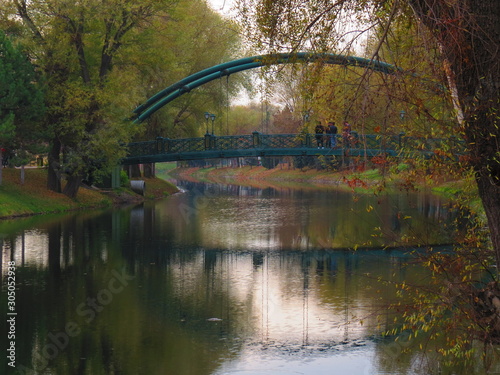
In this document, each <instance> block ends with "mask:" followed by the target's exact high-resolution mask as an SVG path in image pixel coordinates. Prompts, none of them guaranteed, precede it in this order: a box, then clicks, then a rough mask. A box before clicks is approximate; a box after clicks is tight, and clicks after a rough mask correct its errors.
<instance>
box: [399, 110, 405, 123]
mask: <svg viewBox="0 0 500 375" xmlns="http://www.w3.org/2000/svg"><path fill="white" fill-rule="evenodd" d="M405 116H406V112H405V111H404V109H402V110H401V112H399V118H400V119H401V121H404V119H405Z"/></svg>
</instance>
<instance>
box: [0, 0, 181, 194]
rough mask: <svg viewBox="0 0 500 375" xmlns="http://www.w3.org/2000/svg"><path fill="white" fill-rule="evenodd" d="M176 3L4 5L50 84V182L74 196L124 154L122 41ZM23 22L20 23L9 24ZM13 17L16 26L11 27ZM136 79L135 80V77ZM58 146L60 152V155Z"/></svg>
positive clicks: (126, 80)
mask: <svg viewBox="0 0 500 375" xmlns="http://www.w3.org/2000/svg"><path fill="white" fill-rule="evenodd" d="M174 3H175V1H169V0H165V1H153V0H143V1H128V0H123V1H122V0H108V1H97V0H90V1H85V2H77V3H74V2H68V1H61V0H53V1H25V0H13V1H8V2H6V3H4V4H2V7H3V8H4V9H2V10H3V11H4V12H5V14H8V15H10V17H6V19H4V20H3V22H4V23H5V24H6V27H8V28H9V30H12V31H13V32H17V33H18V37H19V38H20V39H23V40H24V41H25V43H26V44H27V45H28V46H29V47H30V50H31V54H32V55H33V56H34V58H35V59H36V63H37V65H39V66H40V67H41V69H43V71H44V73H45V76H46V77H47V82H48V88H49V89H48V91H47V106H48V109H49V110H48V120H47V127H50V128H51V129H52V131H53V134H54V137H53V140H52V142H51V151H50V152H49V178H48V187H49V188H50V189H52V190H55V191H60V190H61V185H60V175H61V173H64V174H65V175H66V178H67V183H66V185H65V187H64V191H63V192H64V193H65V194H66V195H68V196H70V197H75V196H76V194H77V192H78V188H79V186H80V182H81V181H82V179H87V180H90V181H92V180H94V178H98V177H99V174H100V173H104V172H106V171H107V170H108V169H109V168H111V167H112V166H114V165H116V163H117V162H118V160H119V158H120V157H121V156H123V155H124V150H123V147H122V146H121V144H122V143H126V142H127V141H128V140H129V139H130V136H131V135H132V134H133V128H132V127H131V125H130V124H127V123H125V122H124V121H123V119H124V118H126V117H127V114H128V112H129V111H130V108H133V106H134V103H137V102H138V101H139V99H138V96H137V95H136V92H135V91H132V90H131V91H130V92H125V90H123V87H127V86H126V85H127V84H129V85H130V83H131V81H133V77H134V76H133V75H132V78H131V77H129V76H128V74H129V73H130V74H132V72H131V69H127V70H125V71H123V70H122V71H120V72H118V71H117V70H116V69H114V67H115V65H116V64H117V63H120V62H121V63H122V64H123V65H125V64H124V62H125V61H126V60H127V58H128V56H126V55H122V54H121V51H122V49H123V48H124V46H130V45H134V46H135V47H136V49H138V48H140V46H139V44H138V43H137V42H136V40H138V39H140V37H141V35H142V34H143V33H144V32H145V30H147V28H148V25H149V22H150V21H151V19H152V18H153V17H155V16H158V17H161V16H166V15H167V14H168V11H169V10H170V9H171V7H172V6H173V4H174ZM18 20H21V21H22V23H23V27H19V26H18V25H17V24H15V22H16V21H18ZM13 23H14V25H13ZM134 83H136V82H134ZM61 152H62V155H63V158H62V159H61V158H60V154H61Z"/></svg>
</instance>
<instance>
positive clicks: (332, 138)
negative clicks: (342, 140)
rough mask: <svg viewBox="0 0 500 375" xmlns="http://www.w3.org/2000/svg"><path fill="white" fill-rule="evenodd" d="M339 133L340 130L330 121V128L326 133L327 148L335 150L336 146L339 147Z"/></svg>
mask: <svg viewBox="0 0 500 375" xmlns="http://www.w3.org/2000/svg"><path fill="white" fill-rule="evenodd" d="M337 132H338V129H337V127H336V126H335V123H334V122H333V121H330V122H329V123H328V127H327V128H326V133H327V135H328V139H327V140H326V147H330V148H335V146H336V145H337V139H336V135H337Z"/></svg>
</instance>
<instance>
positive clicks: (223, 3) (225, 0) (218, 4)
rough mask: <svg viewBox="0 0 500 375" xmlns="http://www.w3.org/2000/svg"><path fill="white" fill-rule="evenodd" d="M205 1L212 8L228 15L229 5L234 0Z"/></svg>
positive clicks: (231, 4) (230, 5)
mask: <svg viewBox="0 0 500 375" xmlns="http://www.w3.org/2000/svg"><path fill="white" fill-rule="evenodd" d="M207 2H208V4H210V6H211V7H212V9H213V10H215V11H217V12H219V13H221V14H224V15H229V14H230V13H231V12H230V10H231V7H232V6H233V4H234V0H207Z"/></svg>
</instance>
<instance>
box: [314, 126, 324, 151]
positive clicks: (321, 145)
mask: <svg viewBox="0 0 500 375" xmlns="http://www.w3.org/2000/svg"><path fill="white" fill-rule="evenodd" d="M314 132H315V133H316V143H317V145H318V148H325V147H324V143H323V133H324V132H325V128H324V127H323V125H321V121H318V123H317V124H316V127H315V128H314Z"/></svg>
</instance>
